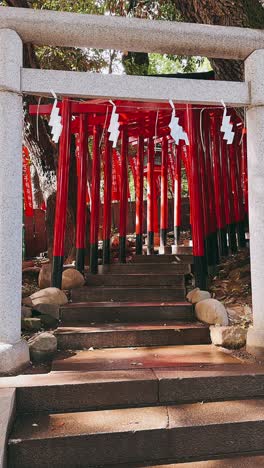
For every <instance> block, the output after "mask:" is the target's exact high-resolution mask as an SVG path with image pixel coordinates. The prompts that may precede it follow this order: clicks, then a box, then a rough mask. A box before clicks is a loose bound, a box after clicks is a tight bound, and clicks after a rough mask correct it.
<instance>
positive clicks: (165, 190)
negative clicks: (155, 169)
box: [160, 137, 168, 247]
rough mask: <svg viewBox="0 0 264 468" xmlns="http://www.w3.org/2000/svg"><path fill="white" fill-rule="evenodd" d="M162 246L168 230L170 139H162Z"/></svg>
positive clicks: (165, 240)
mask: <svg viewBox="0 0 264 468" xmlns="http://www.w3.org/2000/svg"><path fill="white" fill-rule="evenodd" d="M160 195H161V196H160V246H161V247H165V246H166V242H167V231H168V139H167V137H163V139H162V155H161V193H160Z"/></svg>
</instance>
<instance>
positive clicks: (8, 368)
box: [0, 339, 29, 375]
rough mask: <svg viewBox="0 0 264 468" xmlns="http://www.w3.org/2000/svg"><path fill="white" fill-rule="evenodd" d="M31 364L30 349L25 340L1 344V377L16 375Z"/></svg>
mask: <svg viewBox="0 0 264 468" xmlns="http://www.w3.org/2000/svg"><path fill="white" fill-rule="evenodd" d="M28 364H29V348H28V344H27V342H26V341H25V340H23V339H22V340H20V341H18V342H17V343H13V344H9V343H0V375H6V374H15V373H16V372H18V371H19V370H21V369H23V368H24V367H26V366H27V365H28Z"/></svg>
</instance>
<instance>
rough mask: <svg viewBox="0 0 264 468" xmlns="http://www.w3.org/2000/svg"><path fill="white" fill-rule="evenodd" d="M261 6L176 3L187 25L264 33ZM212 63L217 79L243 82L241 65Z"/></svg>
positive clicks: (250, 0) (221, 0) (229, 0)
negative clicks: (262, 31) (234, 28)
mask: <svg viewBox="0 0 264 468" xmlns="http://www.w3.org/2000/svg"><path fill="white" fill-rule="evenodd" d="M262 3H263V2H261V1H259V0H236V1H234V0H217V1H216V0H186V1H182V0H175V6H176V8H177V10H178V11H179V12H180V14H181V16H182V19H183V20H184V21H186V22H190V23H204V24H215V25H221V26H239V27H245V28H261V29H263V28H264V8H263V7H262ZM210 62H211V64H212V67H213V69H214V71H215V74H216V77H217V79H220V80H229V81H233V80H234V81H241V80H242V79H243V74H244V69H243V64H242V63H241V62H239V61H234V60H219V59H210Z"/></svg>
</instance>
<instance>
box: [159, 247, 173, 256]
mask: <svg viewBox="0 0 264 468" xmlns="http://www.w3.org/2000/svg"><path fill="white" fill-rule="evenodd" d="M170 254H171V246H170V245H160V246H159V255H170Z"/></svg>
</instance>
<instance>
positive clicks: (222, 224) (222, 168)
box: [30, 98, 248, 288]
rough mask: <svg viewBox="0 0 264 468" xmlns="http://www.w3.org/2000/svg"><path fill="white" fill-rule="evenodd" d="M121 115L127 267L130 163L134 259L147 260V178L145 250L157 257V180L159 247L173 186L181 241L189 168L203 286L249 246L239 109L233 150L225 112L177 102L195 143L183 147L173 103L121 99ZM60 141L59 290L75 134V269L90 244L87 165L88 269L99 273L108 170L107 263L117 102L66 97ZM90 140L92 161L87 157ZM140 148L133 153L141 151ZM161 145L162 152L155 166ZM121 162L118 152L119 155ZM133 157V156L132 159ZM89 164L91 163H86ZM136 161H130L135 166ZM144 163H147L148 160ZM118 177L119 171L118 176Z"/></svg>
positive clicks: (44, 109)
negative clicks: (224, 261) (211, 271)
mask: <svg viewBox="0 0 264 468" xmlns="http://www.w3.org/2000/svg"><path fill="white" fill-rule="evenodd" d="M115 105H116V112H117V113H118V115H119V130H120V140H119V143H118V147H119V151H120V160H119V163H120V168H119V170H120V182H121V183H120V187H119V192H120V221H119V243H120V253H119V260H120V262H123V263H124V262H126V224H127V213H128V190H129V189H128V165H129V163H130V165H131V169H132V172H133V175H134V178H135V194H136V197H135V198H136V253H137V254H142V239H143V234H144V233H143V193H144V188H143V186H144V176H145V177H146V179H147V252H148V254H153V253H154V232H156V231H157V225H158V222H157V203H158V198H159V193H158V190H157V179H158V178H159V179H160V246H161V247H165V246H166V243H167V230H168V181H169V179H170V183H171V185H172V187H173V191H174V207H175V209H174V237H175V239H174V242H175V244H177V243H178V242H179V234H180V226H181V167H182V165H183V167H184V168H185V171H186V175H187V180H188V186H189V195H190V213H191V215H190V218H191V228H192V239H193V255H194V273H195V279H196V285H197V286H199V287H203V288H204V287H206V277H207V272H208V266H212V265H215V264H217V262H218V261H219V258H220V257H223V256H226V255H228V252H229V251H230V252H232V253H234V252H236V251H237V247H238V246H239V247H242V246H244V245H245V232H244V221H245V219H246V216H247V210H248V202H247V157H246V132H245V129H244V126H243V124H242V121H241V119H240V118H239V116H238V115H237V114H236V112H235V111H234V110H233V109H228V114H229V115H231V116H232V124H233V128H234V131H235V139H234V142H233V143H232V144H231V145H228V144H227V142H226V141H225V140H224V139H223V133H221V131H220V128H221V123H222V116H223V108H221V106H219V107H208V106H205V107H202V106H198V105H197V106H191V105H183V104H175V107H176V113H177V117H179V122H180V125H181V126H182V127H183V129H184V130H185V131H186V132H187V134H188V138H189V145H186V144H185V143H184V142H180V144H179V145H176V144H175V142H174V140H173V139H172V137H171V134H170V128H169V123H170V119H171V106H170V104H169V103H160V102H159V103H155V102H134V101H115ZM59 108H60V113H61V118H62V126H63V129H62V135H61V139H60V145H59V163H58V182H57V183H58V186H57V202H56V217H55V229H54V251H53V253H54V257H53V285H54V286H57V287H60V286H61V275H62V268H63V261H64V238H65V227H66V211H67V199H68V179H69V163H70V140H71V134H74V135H75V136H76V141H77V142H78V157H77V174H78V186H77V216H76V219H77V223H76V266H77V268H78V270H80V271H83V270H84V259H85V248H86V245H85V242H86V235H85V231H86V211H87V210H86V200H87V181H88V167H90V168H91V173H90V174H89V179H90V180H91V181H92V183H91V187H90V191H89V195H90V205H91V206H90V210H91V214H90V271H91V272H92V273H97V271H98V231H99V206H100V182H101V167H102V166H103V180H104V195H103V263H104V264H107V263H109V262H110V236H111V203H112V192H113V191H112V184H113V148H112V143H111V142H110V141H109V133H108V127H109V123H110V117H111V112H112V108H113V106H112V103H111V102H109V101H103V100H89V101H86V102H80V101H73V100H70V99H68V98H63V99H62V102H61V103H59ZM51 109H52V105H41V106H39V108H38V109H37V108H36V106H31V108H30V112H31V113H36V112H39V113H40V114H41V115H48V114H50V112H51ZM88 138H89V139H91V140H92V155H91V156H92V157H91V156H90V154H89V151H88ZM135 146H136V153H135V150H134V149H135ZM157 147H158V148H159V151H160V153H161V157H160V161H159V164H156V165H155V155H157V151H156V149H157ZM114 152H115V156H116V150H114ZM131 153H132V154H131ZM89 158H91V161H90V164H88V161H89ZM132 161H133V162H132ZM144 161H145V163H144ZM115 176H116V174H115Z"/></svg>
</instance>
